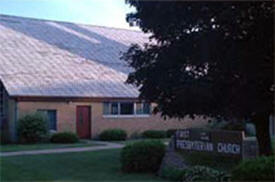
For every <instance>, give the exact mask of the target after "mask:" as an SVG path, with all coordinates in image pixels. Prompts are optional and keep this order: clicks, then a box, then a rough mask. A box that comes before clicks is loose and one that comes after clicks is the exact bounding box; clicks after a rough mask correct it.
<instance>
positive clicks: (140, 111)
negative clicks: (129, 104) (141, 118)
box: [136, 102, 143, 114]
mask: <svg viewBox="0 0 275 182" xmlns="http://www.w3.org/2000/svg"><path fill="white" fill-rule="evenodd" d="M136 114H143V109H142V103H140V102H139V103H136Z"/></svg>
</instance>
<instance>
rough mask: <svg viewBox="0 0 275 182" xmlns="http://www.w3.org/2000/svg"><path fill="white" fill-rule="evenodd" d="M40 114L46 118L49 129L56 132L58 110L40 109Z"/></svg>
mask: <svg viewBox="0 0 275 182" xmlns="http://www.w3.org/2000/svg"><path fill="white" fill-rule="evenodd" d="M38 112H39V113H41V114H43V115H44V116H45V117H46V120H47V122H48V126H49V129H50V130H56V110H43V109H39V110H38Z"/></svg>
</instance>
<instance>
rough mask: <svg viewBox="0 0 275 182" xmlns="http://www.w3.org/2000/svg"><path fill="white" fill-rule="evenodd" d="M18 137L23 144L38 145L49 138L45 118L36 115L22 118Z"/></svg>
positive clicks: (19, 123) (19, 122)
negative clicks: (37, 143)
mask: <svg viewBox="0 0 275 182" xmlns="http://www.w3.org/2000/svg"><path fill="white" fill-rule="evenodd" d="M18 136H19V140H20V142H21V143H36V142H41V141H43V140H45V139H46V138H48V124H47V121H46V119H45V117H43V115H41V114H38V113H34V114H28V115H26V116H24V117H22V118H20V119H19V121H18Z"/></svg>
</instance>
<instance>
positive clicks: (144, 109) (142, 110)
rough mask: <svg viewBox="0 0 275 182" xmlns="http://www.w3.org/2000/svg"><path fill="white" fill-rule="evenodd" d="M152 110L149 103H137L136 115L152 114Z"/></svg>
mask: <svg viewBox="0 0 275 182" xmlns="http://www.w3.org/2000/svg"><path fill="white" fill-rule="evenodd" d="M150 110H151V108H150V104H149V103H136V114H150V112H151V111H150Z"/></svg>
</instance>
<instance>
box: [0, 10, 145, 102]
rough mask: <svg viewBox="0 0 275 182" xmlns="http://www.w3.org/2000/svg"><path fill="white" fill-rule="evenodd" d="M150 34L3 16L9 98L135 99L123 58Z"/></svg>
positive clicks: (0, 58) (0, 70)
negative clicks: (127, 81)
mask: <svg viewBox="0 0 275 182" xmlns="http://www.w3.org/2000/svg"><path fill="white" fill-rule="evenodd" d="M146 41H148V35H146V34H144V33H142V32H139V31H130V30H123V29H115V28H106V27H100V26H90V25H80V24H73V23H65V22H56V21H46V20H36V19H30V18H21V17H14V16H6V15H0V42H1V44H0V80H1V81H2V82H3V84H4V86H5V88H6V90H7V91H8V93H9V95H11V96H62V97H137V96H138V90H137V88H135V87H133V86H131V85H128V84H125V80H126V79H127V75H128V73H129V71H130V68H128V67H127V65H126V64H125V63H124V61H122V60H120V59H119V58H120V56H121V54H122V52H125V51H127V49H128V48H129V46H130V45H131V44H132V43H138V44H143V43H145V42H146Z"/></svg>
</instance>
